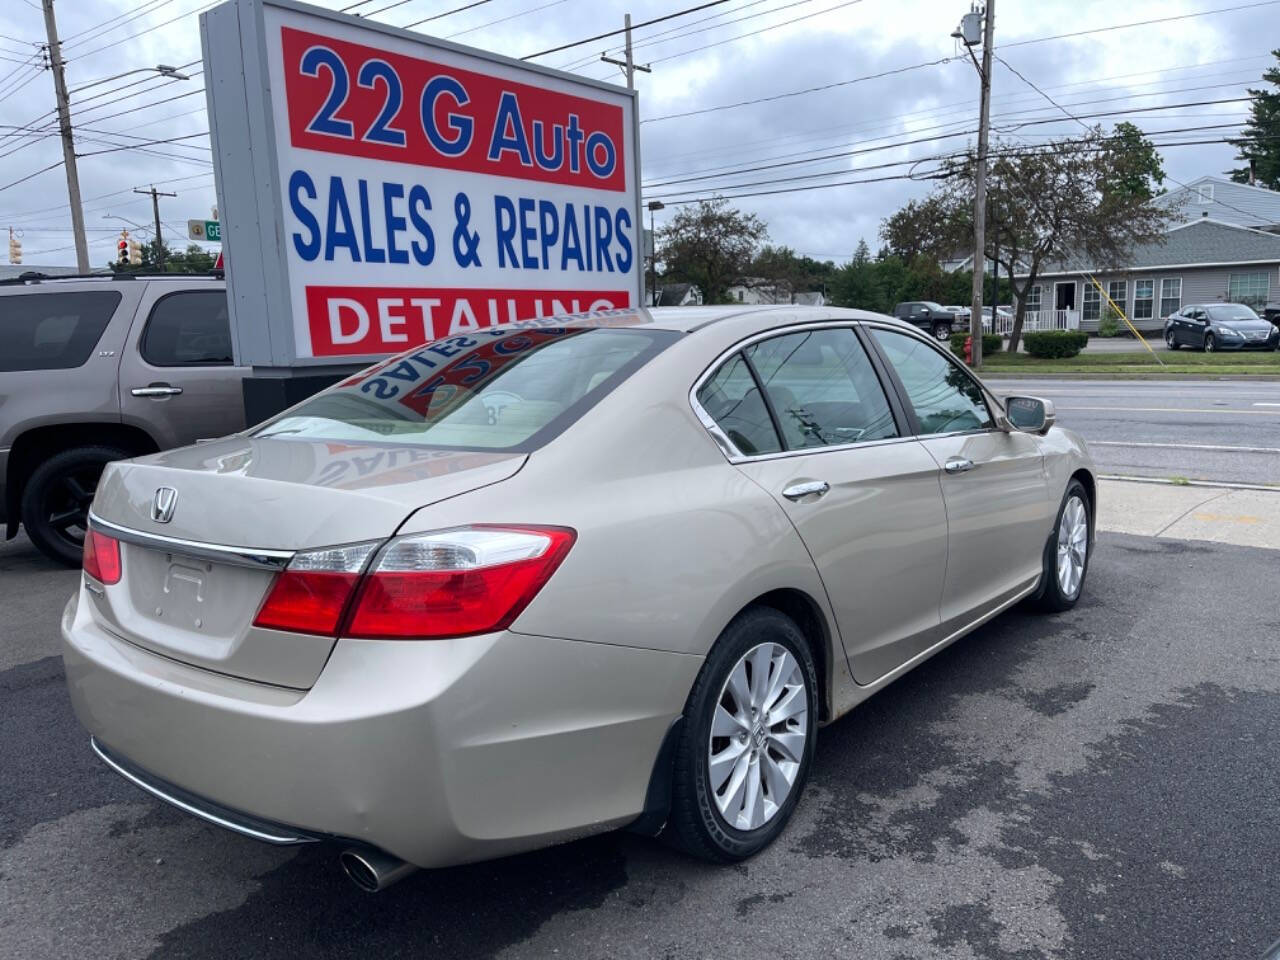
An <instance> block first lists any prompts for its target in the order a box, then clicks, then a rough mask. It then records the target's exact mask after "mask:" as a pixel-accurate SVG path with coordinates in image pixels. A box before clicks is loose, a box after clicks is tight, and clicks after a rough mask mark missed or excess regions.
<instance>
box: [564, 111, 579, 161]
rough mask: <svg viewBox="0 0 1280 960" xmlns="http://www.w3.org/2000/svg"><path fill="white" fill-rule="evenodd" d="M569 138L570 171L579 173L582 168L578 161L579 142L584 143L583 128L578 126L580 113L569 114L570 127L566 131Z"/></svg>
mask: <svg viewBox="0 0 1280 960" xmlns="http://www.w3.org/2000/svg"><path fill="white" fill-rule="evenodd" d="M565 136H566V137H567V138H568V140H569V171H570V172H571V173H577V172H578V171H579V170H580V169H581V165H580V164H579V163H578V144H580V143H582V128H581V127H580V126H578V115H577V114H576V113H571V114H569V129H568V130H567V131H566V132H565Z"/></svg>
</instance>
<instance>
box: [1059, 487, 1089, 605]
mask: <svg viewBox="0 0 1280 960" xmlns="http://www.w3.org/2000/svg"><path fill="white" fill-rule="evenodd" d="M1088 558H1089V513H1088V511H1087V510H1086V509H1085V505H1084V501H1083V500H1081V499H1080V497H1078V496H1074V495H1073V496H1072V497H1071V499H1069V500H1068V501H1067V505H1066V506H1065V507H1063V508H1062V519H1061V520H1059V521H1058V587H1059V588H1060V589H1061V590H1062V594H1063V596H1065V597H1067V598H1068V599H1074V598H1075V596H1076V594H1078V593H1079V592H1080V585H1081V583H1082V582H1083V581H1084V567H1085V562H1086V561H1087V560H1088Z"/></svg>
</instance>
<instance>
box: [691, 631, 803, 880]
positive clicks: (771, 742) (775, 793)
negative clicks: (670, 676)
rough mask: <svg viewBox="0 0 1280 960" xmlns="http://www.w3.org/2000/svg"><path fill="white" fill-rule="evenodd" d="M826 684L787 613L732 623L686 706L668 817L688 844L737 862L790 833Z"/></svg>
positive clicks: (702, 852) (695, 849) (722, 860)
mask: <svg viewBox="0 0 1280 960" xmlns="http://www.w3.org/2000/svg"><path fill="white" fill-rule="evenodd" d="M817 688H818V684H817V673H816V671H815V669H814V665H813V656H812V654H811V653H810V651H809V645H808V643H807V642H806V641H805V638H804V634H802V633H801V632H800V629H799V627H797V626H796V625H795V623H794V622H793V621H792V620H791V619H790V618H789V617H787V616H786V615H784V614H782V613H780V612H779V611H777V610H773V609H771V608H768V607H761V608H757V609H754V610H748V611H747V612H745V613H743V614H741V615H740V616H738V617H737V618H736V619H734V621H733V622H732V623H730V624H729V626H728V627H726V628H725V631H724V633H722V634H721V635H720V639H719V640H717V641H716V643H715V646H714V647H712V648H711V653H710V654H709V655H708V656H707V660H706V663H704V664H703V666H702V670H701V672H700V673H699V674H698V679H697V682H696V683H695V684H694V687H693V691H692V692H691V693H690V694H689V701H688V703H687V704H686V706H685V714H684V725H683V730H682V732H681V735H680V740H679V743H678V745H677V749H676V759H675V779H674V783H673V790H672V804H671V816H670V819H669V820H668V824H667V831H668V836H669V837H670V838H671V839H672V840H673V841H674V842H675V843H676V844H677V845H678V846H680V847H682V848H683V849H684V850H686V851H687V852H688V853H691V854H693V855H694V856H697V857H701V858H703V859H705V860H711V861H715V862H719V863H731V862H733V861H736V860H744V859H746V858H747V857H750V856H752V855H753V854H755V853H758V852H759V851H760V850H763V849H764V848H765V847H767V846H768V845H769V844H770V843H772V842H773V840H774V838H776V837H777V836H778V834H780V833H781V832H782V830H783V828H784V827H785V826H786V824H787V820H788V819H790V817H791V814H792V812H793V811H794V810H795V807H796V803H797V801H798V800H799V797H800V793H801V791H802V790H803V789H804V783H805V779H806V777H807V776H808V773H809V764H810V763H811V762H812V760H813V750H814V742H815V740H816V733H817V725H818V701H817Z"/></svg>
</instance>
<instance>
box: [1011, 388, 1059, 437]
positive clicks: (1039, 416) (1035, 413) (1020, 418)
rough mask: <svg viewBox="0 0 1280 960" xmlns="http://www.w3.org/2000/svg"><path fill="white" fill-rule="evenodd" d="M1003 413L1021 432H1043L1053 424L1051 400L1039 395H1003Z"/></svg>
mask: <svg viewBox="0 0 1280 960" xmlns="http://www.w3.org/2000/svg"><path fill="white" fill-rule="evenodd" d="M1004 409H1005V414H1006V416H1007V417H1008V419H1009V424H1010V425H1011V426H1012V427H1013V428H1014V429H1015V430H1021V431H1022V432H1023V433H1039V434H1045V433H1048V432H1049V428H1050V427H1052V426H1053V424H1054V420H1055V419H1056V417H1055V416H1054V411H1053V401H1052V400H1041V399H1040V398H1039V397H1005V398H1004Z"/></svg>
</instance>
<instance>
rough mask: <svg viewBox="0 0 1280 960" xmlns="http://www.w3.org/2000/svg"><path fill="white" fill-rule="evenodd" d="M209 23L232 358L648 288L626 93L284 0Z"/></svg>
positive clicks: (326, 363) (344, 345) (385, 346)
mask: <svg viewBox="0 0 1280 960" xmlns="http://www.w3.org/2000/svg"><path fill="white" fill-rule="evenodd" d="M200 31H201V41H202V45H203V52H204V63H205V80H206V84H205V85H206V89H207V91H208V94H207V96H208V100H209V118H210V130H211V136H212V139H213V153H214V163H215V176H216V185H217V193H218V209H219V211H220V212H221V214H222V220H223V221H224V224H221V225H218V224H215V226H218V227H220V226H225V227H226V234H225V236H224V237H222V240H223V242H224V244H225V247H224V249H226V251H227V280H228V288H229V296H230V304H231V317H232V325H233V334H234V344H235V353H236V357H235V359H236V362H237V363H239V364H247V365H252V366H253V367H254V368H255V374H257V375H259V376H262V377H269V378H276V379H287V378H294V377H302V378H303V379H307V380H312V379H313V378H314V377H315V375H317V374H318V373H319V374H322V373H329V374H330V376H329V377H327V378H326V379H333V377H334V375H338V374H340V373H341V372H343V371H345V370H349V369H351V367H352V366H353V365H358V364H364V363H366V362H370V361H372V360H375V359H377V358H379V357H381V356H385V355H387V354H389V353H392V352H398V351H401V350H405V349H407V348H409V347H411V346H413V345H415V344H417V343H421V342H423V341H425V340H430V339H432V338H435V337H442V336H448V335H452V334H457V333H465V332H466V331H469V330H477V329H483V328H485V327H488V326H492V325H494V324H498V323H505V322H509V321H514V320H520V319H528V318H531V317H536V316H547V315H551V314H555V313H570V312H574V313H576V312H585V311H595V310H606V309H614V308H619V307H627V306H636V305H639V304H640V303H641V302H642V296H643V286H642V283H643V281H642V273H641V270H642V265H643V260H644V251H643V248H642V243H643V239H642V232H641V231H642V224H641V219H640V177H639V172H640V167H639V162H638V157H639V137H638V129H639V127H638V121H637V116H636V94H635V92H634V91H631V90H625V89H622V88H620V87H618V86H615V85H612V84H605V83H600V82H596V81H591V80H586V79H584V78H582V77H578V76H575V75H572V74H568V73H564V72H561V71H556V70H550V69H547V68H545V67H540V66H536V65H533V64H528V63H524V62H521V61H519V60H514V59H510V58H507V57H503V56H499V55H496V54H492V53H488V52H485V51H481V50H475V49H471V48H467V47H463V46H459V45H457V44H452V43H448V42H445V41H442V40H436V39H432V38H428V37H424V36H421V35H419V34H415V33H409V32H407V31H404V30H400V29H397V28H393V27H389V26H385V25H383V24H379V23H374V22H371V21H369V20H367V19H361V18H356V17H350V16H344V15H341V14H337V13H332V12H330V11H328V10H322V9H319V8H316V7H311V6H308V5H304V4H301V3H295V2H293V0H230V2H228V3H224V4H222V5H221V6H218V7H215V8H214V9H212V10H210V11H208V12H207V13H205V14H203V15H202V16H201V18H200ZM193 223H195V222H194V221H193ZM204 230H205V239H214V238H213V237H210V236H209V224H207V223H206V224H205V226H204ZM219 236H221V234H219ZM334 367H337V368H340V369H332V368H334ZM310 389H315V385H314V384H311V385H310ZM296 392H297V391H286V393H296ZM248 398H249V390H248V387H247V388H246V399H248ZM282 399H285V400H287V399H289V397H287V396H286V397H282Z"/></svg>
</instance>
